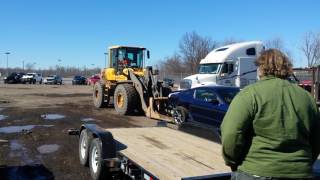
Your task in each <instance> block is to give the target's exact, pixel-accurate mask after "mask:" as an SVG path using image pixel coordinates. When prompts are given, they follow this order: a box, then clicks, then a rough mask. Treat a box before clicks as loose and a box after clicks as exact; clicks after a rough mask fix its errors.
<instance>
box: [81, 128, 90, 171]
mask: <svg viewBox="0 0 320 180" xmlns="http://www.w3.org/2000/svg"><path fill="white" fill-rule="evenodd" d="M91 141H92V136H90V135H89V134H88V130H87V129H84V130H82V131H81V134H80V138H79V159H80V164H81V165H83V166H88V165H89V148H90V143H91Z"/></svg>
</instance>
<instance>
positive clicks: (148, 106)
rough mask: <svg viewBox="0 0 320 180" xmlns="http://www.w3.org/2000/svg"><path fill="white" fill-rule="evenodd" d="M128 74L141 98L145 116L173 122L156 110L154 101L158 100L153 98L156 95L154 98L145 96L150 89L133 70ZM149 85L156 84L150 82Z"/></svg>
mask: <svg viewBox="0 0 320 180" xmlns="http://www.w3.org/2000/svg"><path fill="white" fill-rule="evenodd" d="M128 73H129V77H130V79H131V81H132V82H133V85H134V87H135V89H136V90H137V92H138V94H139V96H140V101H141V107H142V109H143V111H144V113H145V115H146V116H147V117H149V118H153V119H159V120H164V121H168V122H172V121H173V120H172V119H171V118H169V117H167V116H164V115H162V114H160V113H159V112H157V111H155V110H154V101H155V99H156V98H154V97H153V96H154V94H153V93H152V97H149V96H145V94H146V93H147V92H148V87H146V86H145V85H144V83H143V82H141V80H140V79H139V78H138V77H137V76H136V75H135V74H134V73H133V71H132V70H129V72H128ZM148 73H150V72H148ZM147 78H148V80H149V81H153V79H149V77H147ZM149 83H151V84H152V85H154V82H149ZM147 84H148V83H147ZM153 92H154V91H153ZM158 99H159V98H158Z"/></svg>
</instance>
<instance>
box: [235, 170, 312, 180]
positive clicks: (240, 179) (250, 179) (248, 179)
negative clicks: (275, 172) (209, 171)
mask: <svg viewBox="0 0 320 180" xmlns="http://www.w3.org/2000/svg"><path fill="white" fill-rule="evenodd" d="M231 180H312V178H275V177H263V176H255V175H251V174H247V173H245V172H242V171H235V172H233V173H232V174H231Z"/></svg>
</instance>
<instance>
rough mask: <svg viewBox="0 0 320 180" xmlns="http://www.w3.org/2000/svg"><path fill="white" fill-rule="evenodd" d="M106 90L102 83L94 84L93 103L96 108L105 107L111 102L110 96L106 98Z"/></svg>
mask: <svg viewBox="0 0 320 180" xmlns="http://www.w3.org/2000/svg"><path fill="white" fill-rule="evenodd" d="M105 94H106V90H105V86H104V84H102V83H95V85H94V86H93V104H94V106H95V107H96V108H103V107H106V106H107V105H108V104H109V98H105Z"/></svg>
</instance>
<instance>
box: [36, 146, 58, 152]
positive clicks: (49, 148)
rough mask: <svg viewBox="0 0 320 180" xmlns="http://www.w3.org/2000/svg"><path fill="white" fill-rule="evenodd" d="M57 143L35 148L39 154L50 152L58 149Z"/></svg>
mask: <svg viewBox="0 0 320 180" xmlns="http://www.w3.org/2000/svg"><path fill="white" fill-rule="evenodd" d="M59 147H60V146H59V145H58V144H44V145H41V146H39V147H38V148H37V150H38V152H39V153H40V154H50V153H53V152H56V151H57V150H58V149H59Z"/></svg>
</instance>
